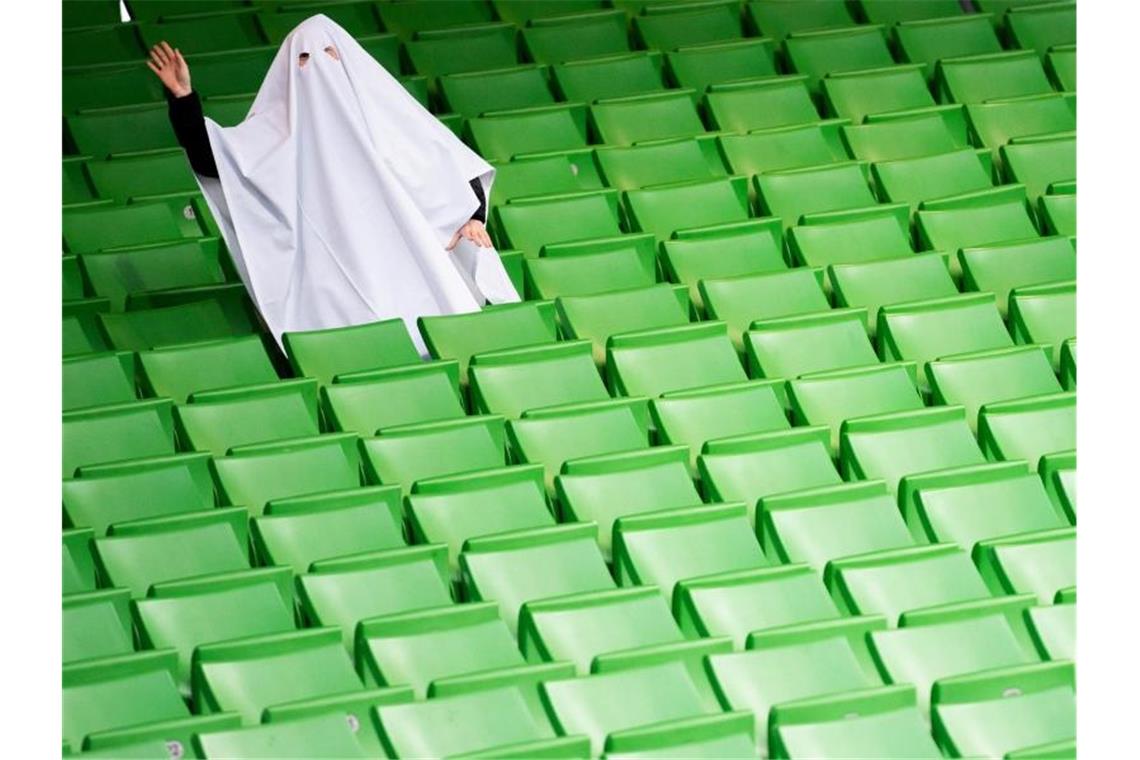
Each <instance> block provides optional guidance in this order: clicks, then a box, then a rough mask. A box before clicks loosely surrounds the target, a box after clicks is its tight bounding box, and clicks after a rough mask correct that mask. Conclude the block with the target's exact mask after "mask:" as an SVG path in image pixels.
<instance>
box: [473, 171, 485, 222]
mask: <svg viewBox="0 0 1140 760" xmlns="http://www.w3.org/2000/svg"><path fill="white" fill-rule="evenodd" d="M471 191H472V192H473V193H475V197H476V198H478V199H479V208H477V209H475V213H474V214H472V215H471V218H472V219H478V220H479V221H480V222H483V223H484V224H486V223H487V199H486V198H484V197H483V183H482V182H480V181H479V178H478V177H476V178H475V179H473V180H471Z"/></svg>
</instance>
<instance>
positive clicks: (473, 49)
mask: <svg viewBox="0 0 1140 760" xmlns="http://www.w3.org/2000/svg"><path fill="white" fill-rule="evenodd" d="M398 5H404V4H403V3H400V4H392V5H389V6H387V7H388V8H395V7H398ZM412 5H413V7H414V4H412ZM472 5H480V6H482V5H483V4H482V3H472ZM384 10H385V9H384V8H381V13H383V12H384ZM386 28H387V29H389V30H390V31H396V30H393V28H392V27H391V26H387V25H386ZM516 33H517V30H516V29H515V27H514V26H512V25H511V24H479V25H475V24H471V25H468V26H465V27H461V28H453V29H436V30H431V31H426V30H425V31H420V32H418V33H417V34H416V36H415V37H416V38H415V39H414V40H405V41H404V50H405V52H406V53H407V56H408V60H410V61H411V63H412V66H413V68H415V71H416V73H417V74H423V75H424V76H427V77H431V78H435V77H441V76H444V75H446V74H464V73H467V72H470V71H487V70H489V69H501V68H506V67H509V66H515V65H517V64H518V62H519V59H518V50H517V49H516V44H515V36H516ZM397 34H401V36H402V33H401V32H399V31H397Z"/></svg>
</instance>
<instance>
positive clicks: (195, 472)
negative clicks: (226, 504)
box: [63, 454, 214, 536]
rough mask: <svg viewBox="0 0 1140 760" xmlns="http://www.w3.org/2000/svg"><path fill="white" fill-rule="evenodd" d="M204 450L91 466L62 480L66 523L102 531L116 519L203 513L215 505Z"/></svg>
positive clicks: (140, 518) (212, 485)
mask: <svg viewBox="0 0 1140 760" xmlns="http://www.w3.org/2000/svg"><path fill="white" fill-rule="evenodd" d="M209 461H210V458H209V456H208V455H206V454H174V455H172V456H164V457H156V458H153V459H132V460H130V461H127V462H123V463H120V464H106V465H89V466H86V467H82V468H80V472H79V474H80V477H78V478H65V479H64V481H63V510H64V515H65V516H66V518H67V521H68V523H69V524H70V525H72V526H75V527H86V528H92V529H93V530H94V531H95V535H97V536H103V535H106V533H107V529H108V528H109V527H110V526H112V525H114V524H115V523H120V522H127V521H130V520H142V519H146V518H150V517H163V516H166V515H177V514H182V513H186V512H204V511H208V510H210V509H212V508H213V506H214V484H213V481H212V479H211V477H210V469H209Z"/></svg>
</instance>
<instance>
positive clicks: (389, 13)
mask: <svg viewBox="0 0 1140 760" xmlns="http://www.w3.org/2000/svg"><path fill="white" fill-rule="evenodd" d="M378 12H379V13H380V18H381V19H382V20H383V21H384V28H385V29H387V30H388V31H390V32H395V33H397V34H398V35H400V39H402V40H405V41H406V40H410V39H412V38H413V37H414V36H415V33H416V32H422V31H427V30H433V29H446V28H449V27H455V26H464V25H467V24H481V23H484V22H487V21H490V20H491V19H492V18H493V16H492V14H491V9H490V8H489V7H488V6H487V4H486V3H481V2H476V1H475V0H460V1H459V2H453V3H448V4H447V5H446V6H443V7H442V8H433V7H431V6H420V5H416V4H409V5H407V6H404V5H394V6H392V7H380V8H378Z"/></svg>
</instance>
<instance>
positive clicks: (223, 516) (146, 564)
mask: <svg viewBox="0 0 1140 760" xmlns="http://www.w3.org/2000/svg"><path fill="white" fill-rule="evenodd" d="M247 530H248V529H247V526H246V514H245V511H244V510H241V509H212V510H209V511H207V512H193V513H189V514H184V515H175V516H170V517H158V518H150V519H147V520H136V521H132V522H129V523H118V524H116V525H114V526H113V527H112V528H111V529H110V530H109V531H108V533H107V535H106V536H104V537H103V538H96V539H95V541H94V547H95V564H96V567H97V568H98V575H99V577H100V578H101V579H102V582H103V584H104V585H106V586H115V587H118V588H129V589H130V590H131V596H132V597H133V598H135V599H139V598H141V597H143V596H146V594H147V591H148V590H149V589H150V587H151V586H152V585H154V584H156V583H162V582H163V581H174V580H180V579H182V578H189V577H192V576H196V575H205V574H207V573H223V572H228V571H232V570H246V569H248V568H249V538H248V533H247Z"/></svg>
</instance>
